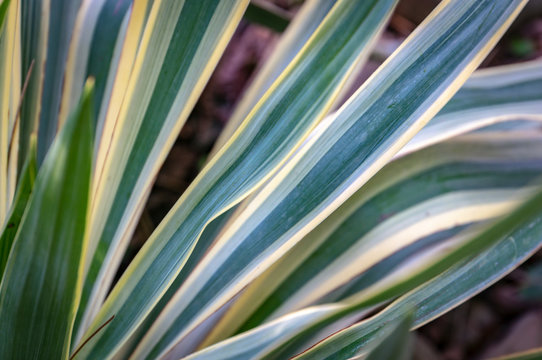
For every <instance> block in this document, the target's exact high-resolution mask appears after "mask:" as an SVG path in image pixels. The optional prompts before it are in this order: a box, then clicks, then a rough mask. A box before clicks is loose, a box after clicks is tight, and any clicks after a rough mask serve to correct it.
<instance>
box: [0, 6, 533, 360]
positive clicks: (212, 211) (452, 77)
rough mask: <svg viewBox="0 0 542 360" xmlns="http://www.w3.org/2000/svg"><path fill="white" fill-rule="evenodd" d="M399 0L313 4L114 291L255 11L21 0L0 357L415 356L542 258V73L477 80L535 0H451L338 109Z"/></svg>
mask: <svg viewBox="0 0 542 360" xmlns="http://www.w3.org/2000/svg"><path fill="white" fill-rule="evenodd" d="M396 2H397V1H395V0H308V1H306V2H305V4H304V5H303V7H302V8H301V10H300V11H299V12H298V13H297V15H296V16H295V18H294V19H293V20H292V22H291V23H290V24H289V26H288V28H287V30H286V32H285V33H284V34H283V36H282V38H281V41H280V43H279V44H278V46H277V48H276V50H275V51H274V53H273V54H272V56H271V57H270V58H269V59H268V61H267V63H266V64H265V65H264V66H263V68H262V69H261V70H260V72H259V73H258V75H257V76H256V78H255V79H254V81H253V82H252V84H251V86H250V88H249V89H248V90H247V91H246V94H245V96H244V98H243V99H242V101H241V102H240V103H239V105H238V106H237V109H236V110H235V112H234V114H233V116H232V119H231V120H230V122H229V123H228V126H227V128H226V129H225V131H224V133H223V135H222V136H221V138H220V139H219V141H218V143H217V146H216V151H214V153H213V155H212V156H211V157H210V160H209V161H208V163H207V164H206V165H205V167H204V168H203V170H202V171H201V173H200V174H199V175H198V177H197V178H196V180H195V181H194V183H193V184H192V185H191V186H190V187H189V189H188V190H187V191H186V192H185V193H184V194H183V195H182V197H181V198H180V199H179V200H178V202H177V204H176V205H175V206H174V207H173V208H172V209H171V211H170V212H169V214H168V215H167V216H166V217H165V218H164V219H163V221H162V222H161V224H160V225H159V226H158V227H157V228H156V230H155V231H154V233H153V234H152V235H151V236H150V238H149V239H148V240H147V241H146V243H145V245H144V246H143V248H142V249H141V250H140V251H139V253H138V254H137V256H136V257H135V258H134V259H133V261H132V262H131V264H130V265H129V267H128V268H127V270H125V271H124V272H123V273H122V274H121V276H120V279H119V280H118V281H116V282H114V279H115V275H116V274H117V271H118V267H119V263H120V261H121V259H122V258H123V255H124V253H125V250H126V248H127V246H128V243H129V240H130V237H131V235H132V233H133V231H134V228H135V226H136V224H137V221H138V218H139V216H140V214H141V212H142V210H143V207H144V204H145V201H146V198H147V196H148V194H149V192H150V188H151V185H152V183H153V179H154V178H155V177H156V175H157V172H158V170H159V168H160V166H161V164H162V163H163V161H164V159H165V157H166V155H167V153H168V151H169V149H170V148H171V146H172V144H173V142H174V141H175V139H176V137H177V135H178V133H179V131H180V130H181V128H182V126H183V124H184V122H185V120H186V119H187V117H188V115H189V114H190V111H191V109H192V108H193V107H194V105H195V103H196V101H197V99H198V96H199V95H200V93H201V91H202V90H203V87H204V86H205V83H206V81H207V80H208V79H209V76H210V75H211V72H212V71H213V69H214V67H215V66H216V64H217V62H218V59H219V57H220V55H221V53H222V52H223V51H224V48H225V46H226V44H227V42H228V41H229V39H230V38H231V36H232V34H233V32H234V30H235V28H236V26H237V25H238V23H239V21H240V20H241V18H242V16H243V13H244V11H245V10H246V8H247V6H248V5H249V4H248V0H223V1H218V0H184V1H181V0H154V1H153V0H134V1H131V0H50V1H45V0H36V1H28V0H3V1H2V2H1V3H0V24H1V35H0V36H1V37H0V74H1V75H0V99H1V104H0V111H1V126H2V128H1V133H0V155H1V174H0V223H1V224H2V226H3V232H2V235H1V240H0V241H1V242H0V250H1V252H0V259H1V263H0V265H1V268H0V274H1V275H2V280H1V285H0V358H1V359H67V358H75V359H110V358H111V359H113V358H114V359H128V358H129V359H179V358H183V357H188V358H190V359H252V358H258V359H260V358H262V359H263V358H265V359H285V358H290V357H294V356H298V357H300V358H315V359H323V358H330V359H331V358H333V359H339V358H351V357H359V356H368V357H369V358H372V359H379V358H380V359H381V358H386V357H387V358H399V355H397V354H401V356H402V355H404V354H406V352H405V351H404V350H403V349H404V346H405V344H406V343H408V341H407V338H408V337H406V336H405V334H406V333H407V330H408V329H414V328H416V327H419V326H421V325H422V324H424V323H426V322H428V321H430V320H431V319H433V318H435V317H437V316H439V315H441V314H442V313H444V312H446V311H448V310H450V309H452V308H453V307H455V306H457V305H458V304H460V303H462V302H463V301H465V300H466V299H468V298H469V297H471V296H473V295H474V294H476V293H478V292H480V291H481V290H483V289H484V288H486V287H487V286H489V285H490V284H492V283H493V282H495V281H496V280H498V279H499V278H501V277H503V276H504V275H505V274H507V273H508V272H510V271H511V270H512V269H513V268H514V267H516V266H518V265H519V264H520V263H521V262H522V261H524V260H525V259H526V258H527V257H528V256H529V255H530V254H532V253H533V252H534V251H536V250H537V249H538V248H539V247H540V245H541V244H542V193H541V192H540V191H539V189H538V185H537V184H538V181H537V178H538V177H539V176H540V175H541V174H542V132H541V131H540V126H539V124H540V121H541V120H542V115H541V114H542V63H540V62H539V61H533V62H530V63H526V64H522V65H514V66H506V67H502V68H495V69H488V70H479V71H477V72H475V69H476V68H477V67H478V65H479V64H480V63H481V61H482V60H483V59H484V58H485V56H486V55H487V54H488V53H489V51H490V50H491V49H492V47H493V46H494V45H495V44H496V42H497V41H498V40H499V38H500V37H501V36H502V35H503V33H504V32H505V31H506V29H507V28H508V26H509V25H510V24H511V22H512V21H513V19H514V18H515V17H516V16H517V15H518V13H519V12H520V10H521V9H522V7H523V6H524V5H525V4H526V0H455V1H443V2H442V3H441V4H440V5H439V6H438V7H437V8H436V9H435V10H434V11H433V13H432V14H431V15H430V16H429V17H428V19H426V20H425V22H423V23H422V24H421V25H420V26H419V28H418V29H417V30H416V31H415V32H414V33H413V34H412V35H411V36H410V37H409V38H408V39H407V40H406V41H405V42H404V43H403V44H402V45H401V46H400V47H399V49H397V51H395V52H394V53H393V54H392V55H391V56H390V57H389V58H388V59H387V60H386V61H385V62H384V64H383V65H382V66H381V67H380V68H379V69H378V70H377V71H376V72H375V73H374V74H373V75H372V76H371V78H370V79H369V80H367V81H366V82H365V83H364V84H363V85H362V86H361V88H359V89H358V91H357V92H356V93H355V94H354V95H352V96H351V97H350V99H349V100H348V101H347V102H346V103H345V104H344V105H342V106H340V107H339V108H338V109H337V110H334V109H335V105H336V103H337V100H338V99H339V98H340V96H341V94H343V91H344V90H345V89H346V87H347V86H348V84H350V81H349V80H351V79H353V77H354V76H355V74H356V70H357V69H359V68H360V67H361V66H362V65H363V63H364V62H365V60H366V59H367V57H368V56H369V54H370V53H371V50H372V47H373V44H374V43H375V39H377V37H378V35H379V34H380V32H381V31H382V29H383V27H384V26H385V24H386V22H387V20H388V18H389V16H390V14H391V13H392V11H393V9H394V6H395V4H396ZM473 72H474V74H473V75H472V76H471V74H472V73H473ZM426 124H427V126H426ZM331 334H333V335H332V336H330V335H331ZM323 339H325V340H323ZM322 340H323V341H322ZM394 354H395V355H394Z"/></svg>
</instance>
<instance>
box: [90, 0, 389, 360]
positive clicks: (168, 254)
mask: <svg viewBox="0 0 542 360" xmlns="http://www.w3.org/2000/svg"><path fill="white" fill-rule="evenodd" d="M395 2H396V1H395V0H383V1H382V0H380V1H377V0H373V1H369V2H367V1H349V0H347V1H345V0H343V1H340V2H338V3H337V4H336V5H335V7H334V8H333V10H332V13H331V14H330V15H329V16H328V17H327V18H326V21H325V22H324V23H323V24H322V25H321V26H320V27H319V28H318V30H317V31H316V33H315V34H314V35H313V36H312V38H311V40H310V43H309V44H307V45H306V46H305V47H304V49H303V51H302V53H301V54H300V55H299V56H297V57H296V58H295V59H294V61H293V62H292V63H291V64H290V65H289V66H288V67H287V69H286V71H285V72H284V73H283V74H282V75H281V76H280V77H279V78H278V79H277V81H276V82H275V83H274V84H273V85H272V87H271V88H270V89H269V91H268V92H267V93H266V94H265V95H264V96H263V98H262V99H261V100H260V102H258V104H257V105H256V107H255V108H254V109H253V110H252V111H251V113H250V114H249V116H248V117H247V119H245V121H244V123H243V125H242V127H241V128H240V129H239V131H238V132H237V133H236V135H235V136H234V138H232V140H231V141H230V142H229V143H228V145H227V146H226V147H224V148H223V149H222V151H221V152H220V153H219V154H218V155H217V156H215V157H214V159H213V160H212V161H211V162H210V163H209V164H208V165H207V166H206V168H205V169H204V170H203V171H202V173H201V174H200V176H199V178H198V179H197V180H196V181H195V182H194V183H193V184H192V186H191V187H190V188H189V189H188V190H187V191H186V192H185V193H184V194H183V197H182V198H181V199H180V200H179V202H178V203H177V204H176V206H175V208H174V209H173V210H172V212H171V213H170V215H168V216H167V217H166V219H165V220H164V223H163V225H162V226H160V227H159V228H158V229H157V231H156V232H155V234H154V235H153V236H152V237H151V238H150V239H149V241H147V243H146V244H145V246H144V248H143V249H142V251H141V253H140V254H139V255H138V257H137V258H136V259H135V260H134V261H133V262H132V265H131V266H130V267H129V269H128V270H127V271H126V273H125V275H124V279H121V280H120V281H119V283H118V285H117V286H116V288H115V289H114V290H113V292H112V294H111V295H110V298H109V300H108V301H107V302H106V304H105V305H104V307H103V309H102V310H101V311H100V314H99V315H98V316H97V318H96V319H95V321H94V324H93V326H92V327H91V328H90V329H89V330H88V332H89V333H90V332H91V331H93V329H95V328H96V327H97V326H99V324H100V323H101V322H102V319H103V317H104V316H106V317H107V318H109V317H110V316H111V315H108V314H113V313H115V314H116V316H115V319H114V320H113V321H112V322H111V323H110V325H108V327H107V329H105V330H104V331H103V332H102V333H100V334H98V336H96V337H95V338H93V339H92V341H91V342H90V343H89V344H88V346H86V347H85V349H83V352H84V356H90V357H103V356H105V355H106V354H110V353H111V352H114V350H115V349H117V348H119V347H120V346H122V343H123V341H125V340H127V338H128V336H129V335H130V334H131V333H132V332H133V331H134V330H135V328H136V327H137V326H138V325H140V324H141V323H142V321H143V320H144V318H145V316H146V315H147V314H149V312H150V311H151V310H152V307H153V306H154V305H155V304H156V302H157V301H158V300H159V299H160V296H161V295H162V294H163V293H164V292H165V291H166V290H167V288H168V286H169V285H170V284H171V283H172V282H173V281H174V280H175V277H176V275H177V274H178V273H179V272H180V270H181V268H182V266H183V265H184V264H185V262H186V261H187V257H188V255H189V254H190V252H191V251H192V249H193V248H194V246H195V243H196V241H197V239H198V237H199V235H200V233H201V232H202V230H203V229H204V227H205V225H206V223H207V222H209V221H211V220H212V219H213V218H215V217H216V216H218V215H220V214H221V213H222V212H224V211H226V210H228V208H230V207H232V206H233V205H235V204H236V203H238V202H239V201H241V200H242V199H243V198H245V197H246V196H247V195H248V194H249V193H250V192H252V191H253V190H254V189H255V188H256V187H257V186H259V185H260V184H261V183H262V182H263V181H265V179H266V178H268V177H269V176H270V175H271V174H272V172H273V171H275V170H276V169H277V168H278V167H279V166H280V165H281V164H282V162H283V161H284V159H285V158H286V157H287V156H288V155H289V154H290V153H291V152H293V150H294V149H295V148H296V147H297V146H298V145H299V144H300V143H301V142H302V141H303V139H304V137H306V135H307V133H308V131H309V130H310V129H311V128H312V127H313V126H314V125H315V124H316V123H317V122H318V121H319V120H320V119H321V118H323V116H324V115H325V113H326V111H327V110H328V108H329V106H330V104H331V103H332V102H333V100H334V98H335V97H336V95H337V93H338V91H339V89H340V87H341V85H342V84H343V83H344V81H345V78H346V77H347V76H348V75H349V74H350V71H351V69H352V67H353V66H355V64H356V63H357V62H358V60H359V58H360V57H362V56H364V53H365V52H366V51H367V45H368V44H370V43H371V42H372V40H373V39H374V38H375V36H376V35H377V34H378V33H379V31H380V30H381V29H382V27H383V25H384V24H385V22H386V19H387V18H388V16H389V14H390V13H391V10H392V8H393V6H394V4H395ZM190 16H191V17H193V15H190ZM309 100H310V101H309ZM132 127H133V124H130V128H132ZM136 148H138V149H139V148H141V146H139V147H136ZM119 156H120V155H119ZM112 170H115V171H118V170H117V167H115V168H114V169H112ZM109 188H110V187H108V189H109ZM119 188H121V189H122V192H118V193H117V195H116V196H119V197H121V198H125V197H126V196H125V195H123V194H124V191H125V190H126V191H127V192H128V191H131V190H129V189H130V187H126V186H122V187H119ZM136 190H137V188H136ZM98 196H99V197H100V198H102V195H101V194H99V195H98ZM103 198H104V199H108V200H109V198H108V197H105V196H104V197H103ZM111 218H112V217H111V214H110V218H109V220H108V221H110V219H111ZM113 218H114V217H113ZM105 228H106V229H110V227H105ZM100 253H102V252H101V250H100V249H98V253H97V254H100ZM91 273H92V269H91ZM158 274H159V275H158ZM157 275H158V276H160V277H161V279H160V281H157V277H156V276H157ZM100 289H102V288H100ZM143 289H145V290H143ZM102 291H105V290H102ZM133 292H137V293H139V294H141V296H139V300H140V301H139V302H134V301H132V300H133V298H132V296H131V293H133ZM143 293H144V294H145V295H142V294H143Z"/></svg>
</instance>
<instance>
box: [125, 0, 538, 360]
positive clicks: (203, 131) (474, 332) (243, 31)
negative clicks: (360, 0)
mask: <svg viewBox="0 0 542 360" xmlns="http://www.w3.org/2000/svg"><path fill="white" fill-rule="evenodd" d="M302 3H303V1H302V0H257V1H253V5H252V6H251V8H250V12H249V13H247V15H246V16H245V19H244V20H243V21H242V22H241V25H240V26H239V28H238V29H237V31H236V33H235V35H234V36H233V38H232V40H231V42H230V43H229V45H228V48H227V49H226V52H225V54H224V56H223V58H222V59H221V61H220V63H219V64H218V66H217V68H216V69H215V71H214V74H213V76H212V77H211V79H210V81H209V83H208V84H207V86H206V88H205V90H204V91H203V94H202V96H201V98H200V100H199V102H198V104H197V105H196V107H195V108H194V110H193V112H192V114H191V115H190V117H189V119H188V121H187V123H186V124H185V126H184V128H183V130H182V132H181V134H180V136H179V138H178V139H177V141H176V143H175V145H174V147H173V148H172V150H171V153H170V154H169V157H168V158H167V160H166V161H165V163H164V165H163V166H162V169H161V171H160V173H159V174H158V177H157V179H156V183H155V185H154V188H153V190H152V192H151V195H150V197H149V200H148V202H147V205H146V208H145V210H144V212H143V215H142V218H141V220H140V223H139V225H138V227H137V230H136V232H135V234H134V237H133V239H132V244H131V246H130V249H129V251H128V253H127V255H126V259H125V262H124V264H123V265H124V266H126V265H127V264H128V262H129V259H131V258H133V256H134V255H135V253H136V252H137V250H138V249H139V248H140V247H141V245H142V242H143V241H144V239H146V238H148V236H149V235H150V234H151V232H152V231H153V230H154V228H155V227H156V226H157V225H158V224H159V222H160V220H161V219H162V218H163V217H164V216H165V215H166V213H167V212H168V210H169V209H170V208H171V207H172V206H173V204H174V203H175V202H176V201H177V199H178V198H179V197H180V196H181V194H182V193H183V191H184V190H185V189H186V188H187V187H188V185H189V184H190V183H191V182H192V180H193V179H194V178H195V177H196V175H197V174H198V172H199V170H200V169H201V168H202V166H203V164H204V163H205V161H206V159H207V156H208V153H209V152H210V150H211V149H212V147H213V144H214V142H215V141H216V139H217V137H218V135H219V134H220V132H221V130H222V128H223V127H224V126H225V124H226V122H227V120H228V118H229V117H230V115H231V113H232V111H233V109H234V106H235V104H236V103H237V100H238V99H239V98H240V97H241V95H242V94H243V90H244V89H245V88H246V86H247V84H249V83H250V81H251V78H252V76H253V74H254V73H255V72H256V71H257V70H258V68H259V66H260V65H261V64H262V63H263V62H265V61H266V58H267V57H268V55H269V54H270V53H271V52H272V51H273V49H274V46H275V45H276V42H277V40H278V39H279V37H280V35H281V32H282V31H283V30H284V28H285V27H286V26H287V24H288V21H289V19H291V18H292V17H293V16H295V13H296V12H297V10H298V9H299V7H300V6H301V5H302ZM438 3H439V1H438V0H401V1H400V2H399V5H398V7H397V9H396V11H395V13H394V15H393V16H392V18H391V21H390V23H389V25H388V27H387V28H386V30H385V31H384V33H383V34H382V36H381V38H380V39H379V41H378V43H377V45H376V49H375V51H374V54H373V55H372V56H371V58H370V60H369V61H368V63H367V64H366V65H365V67H364V68H363V69H361V71H360V72H359V74H358V75H357V77H356V80H355V81H354V83H353V85H352V89H351V91H350V92H349V93H348V94H347V95H350V94H351V93H352V92H353V91H354V90H355V89H356V88H358V87H359V85H360V84H362V83H363V82H364V81H365V80H366V79H367V78H368V77H369V76H370V75H371V73H372V72H373V71H374V70H375V69H376V68H377V67H378V66H379V65H380V64H381V63H382V62H383V61H384V60H385V58H386V57H387V56H388V55H389V54H390V53H391V52H393V50H394V49H395V48H397V46H399V44H400V43H401V42H402V41H403V40H404V39H405V38H406V37H407V36H408V35H409V34H410V32H412V31H413V30H414V29H415V28H416V26H417V25H418V24H419V23H420V22H421V21H422V20H423V19H424V18H425V17H426V16H427V14H429V13H430V12H431V10H432V9H433V8H434V7H435V6H436V5H437V4H438ZM262 9H265V10H266V12H262V11H261V10H262ZM538 57H542V0H530V2H529V3H528V5H527V7H526V8H525V9H524V11H523V12H522V14H521V15H520V17H519V18H518V19H517V20H516V22H515V23H514V24H513V26H512V28H511V29H510V31H509V32H508V33H507V35H506V36H505V37H504V38H503V39H502V40H501V41H500V42H499V44H498V45H497V46H496V47H495V49H494V50H493V51H492V52H491V53H490V55H489V56H488V57H487V59H486V60H485V61H484V62H483V64H482V66H483V67H490V66H496V65H503V64H510V63H516V62H522V61H527V60H532V59H534V58H538ZM124 266H123V267H124ZM121 270H122V269H121ZM541 346H542V252H539V253H538V254H536V255H535V256H534V257H532V258H531V259H530V260H529V261H528V262H526V263H525V264H523V265H522V266H521V267H520V268H518V269H516V270H514V271H513V272H512V273H511V274H509V275H508V276H507V277H505V278H504V279H502V280H501V281H499V282H498V283H496V284H495V285H493V286H492V287H490V288H489V289H487V290H486V291H484V292H483V293H481V294H480V295H478V296H476V297H474V298H472V299H471V300H469V301H468V302H466V303H464V304H463V305H461V306H459V307H457V308H456V309H454V310H453V311H451V312H449V313H448V314H446V315H444V316H442V317H440V318H438V319H437V320H434V321H433V322H431V323H429V324H427V325H425V326H424V327H422V328H420V329H418V330H417V331H416V334H415V346H414V348H415V354H414V359H419V360H422V359H423V360H432V359H436V360H459V359H485V358H488V357H495V356H499V355H504V354H509V353H512V352H516V351H521V350H527V349H530V348H533V347H541Z"/></svg>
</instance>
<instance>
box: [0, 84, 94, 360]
mask: <svg viewBox="0 0 542 360" xmlns="http://www.w3.org/2000/svg"><path fill="white" fill-rule="evenodd" d="M91 112H92V87H91V85H90V84H89V86H88V87H87V88H86V90H85V92H84V94H83V97H82V100H81V102H80V105H79V107H78V108H77V110H76V111H75V112H74V113H72V116H71V118H70V119H69V120H68V121H67V123H66V125H65V126H64V128H63V130H62V131H61V132H60V133H59V136H58V137H57V138H56V140H55V142H54V143H53V145H52V147H51V150H50V152H49V155H48V156H47V157H46V159H45V161H44V162H43V164H42V167H41V169H40V171H39V173H38V176H37V178H36V183H35V186H34V189H33V193H32V196H31V197H30V200H29V202H28V205H27V208H26V210H25V211H24V215H23V217H22V220H21V223H20V226H19V231H18V232H17V234H16V235H15V239H14V241H13V245H12V249H11V252H10V254H9V258H8V261H7V265H6V268H5V271H4V275H3V278H2V281H1V284H0V333H1V334H3V336H1V337H0V358H2V359H37V358H43V359H66V358H67V357H68V355H69V350H70V348H69V347H70V339H71V334H72V326H73V320H74V318H75V312H76V309H77V305H78V303H79V297H80V294H81V288H82V280H83V279H82V270H83V266H82V265H83V262H82V260H83V258H84V257H83V253H84V251H85V248H86V246H85V241H84V231H85V224H86V219H87V204H88V200H89V196H90V177H91V169H92V137H93V135H92V131H91V129H92V115H91ZM36 234H39V236H36ZM67 269H69V271H68V270H67ZM7 334H12V335H13V334H17V336H5V335H7Z"/></svg>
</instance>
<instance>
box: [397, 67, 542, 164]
mask: <svg viewBox="0 0 542 360" xmlns="http://www.w3.org/2000/svg"><path fill="white" fill-rule="evenodd" d="M541 114H542V61H540V60H536V61H531V62H528V63H522V64H514V65H506V66H500V67H495V68H489V69H482V70H478V71H476V72H475V73H474V74H473V76H471V77H470V78H469V80H467V82H466V83H465V85H464V86H463V87H462V88H461V89H460V90H459V91H458V93H457V94H456V95H455V96H454V97H453V98H452V99H451V100H450V102H449V103H448V104H446V106H445V107H444V108H443V109H442V110H441V111H440V112H439V113H438V114H437V116H435V118H433V119H432V120H431V121H430V122H429V124H428V125H427V126H425V127H424V128H423V129H422V130H421V131H420V132H419V133H418V134H416V136H414V138H413V139H412V140H411V141H410V142H409V143H408V144H407V145H406V146H405V147H404V148H403V149H401V151H400V152H399V154H398V156H402V155H404V154H407V153H409V152H412V151H414V150H416V149H419V148H421V147H424V146H427V145H429V144H433V143H436V142H439V141H442V140H445V139H447V138H450V137H453V136H456V135H459V134H461V133H466V132H469V131H472V130H475V129H478V128H481V127H484V126H488V125H491V124H496V123H501V122H505V121H509V120H511V119H521V118H523V119H530V120H533V121H539V122H540V121H542V115H541Z"/></svg>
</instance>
